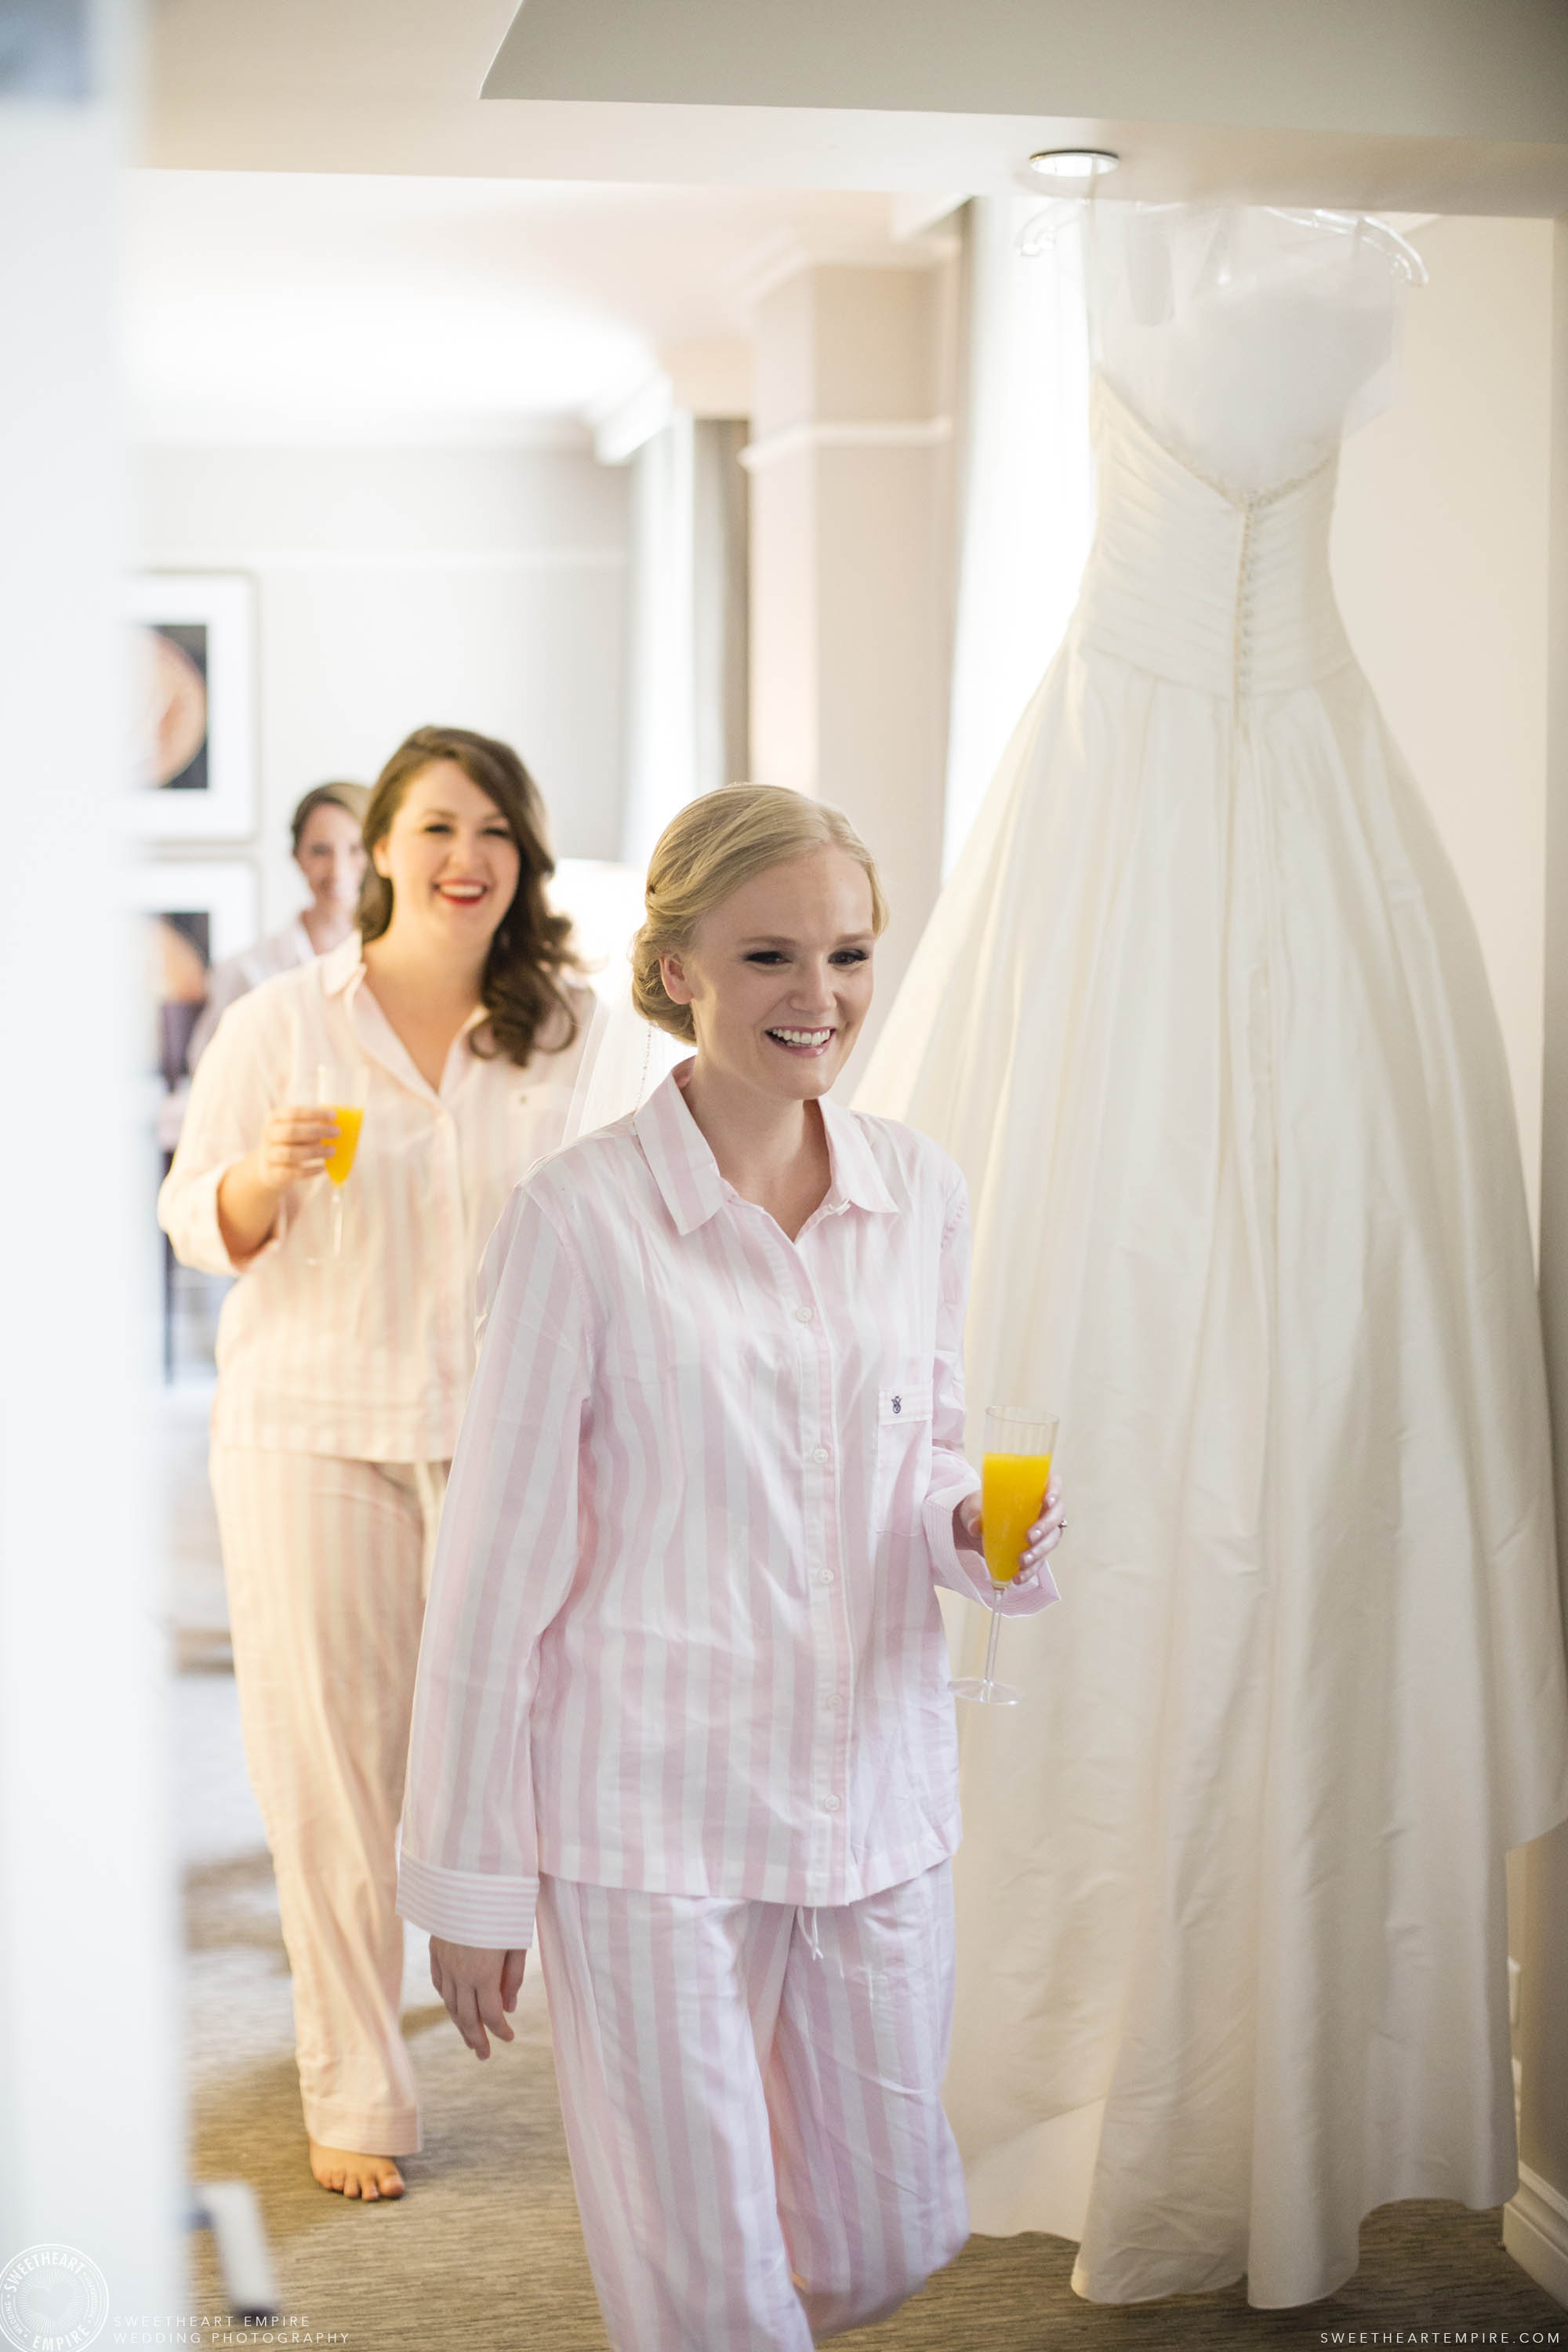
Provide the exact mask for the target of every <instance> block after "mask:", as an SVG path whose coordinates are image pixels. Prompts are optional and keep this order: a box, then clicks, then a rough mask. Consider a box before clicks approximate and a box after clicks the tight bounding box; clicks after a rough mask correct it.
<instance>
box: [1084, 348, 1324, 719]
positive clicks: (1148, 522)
mask: <svg viewBox="0 0 1568 2352" xmlns="http://www.w3.org/2000/svg"><path fill="white" fill-rule="evenodd" d="M1094 411H1095V416H1094V423H1095V446H1096V451H1097V455H1098V458H1099V521H1098V526H1097V529H1096V531H1095V538H1094V544H1093V546H1092V548H1091V550H1090V552H1089V562H1088V566H1087V568H1086V570H1085V572H1084V578H1083V586H1082V590H1081V592H1080V595H1079V606H1078V614H1077V618H1076V621H1075V631H1076V634H1077V636H1078V639H1079V645H1080V646H1083V647H1084V648H1086V649H1094V650H1097V651H1099V652H1101V653H1106V654H1110V655H1111V656H1115V657H1116V658H1117V659H1119V660H1122V661H1126V662H1130V663H1131V664H1132V665H1133V666H1134V667H1137V668H1140V669H1143V670H1147V671H1149V672H1151V673H1152V675H1153V676H1155V677H1163V678H1168V679H1170V680H1171V681H1172V682H1173V683H1174V684H1176V685H1180V686H1191V687H1195V688H1199V689H1200V690H1201V691H1203V692H1205V693H1207V694H1214V695H1219V696H1223V697H1224V698H1226V700H1231V701H1237V702H1240V701H1246V700H1248V699H1250V698H1254V697H1257V696H1259V695H1267V694H1277V693H1281V692H1288V691H1289V690H1290V689H1291V688H1296V687H1301V686H1306V685H1310V684H1311V683H1312V682H1313V681H1314V680H1315V679H1318V678H1321V677H1326V676H1327V675H1328V673H1329V672H1330V671H1331V670H1334V669H1338V668H1339V667H1341V666H1342V664H1343V663H1345V662H1346V661H1348V660H1350V659H1351V651H1350V646H1349V642H1348V640H1347V638H1346V636H1345V632H1344V626H1343V624H1342V621H1341V619H1340V615H1339V610H1338V607H1337V606H1336V604H1335V602H1334V595H1333V589H1332V586H1331V582H1330V577H1329V526H1330V522H1331V518H1332V513H1333V502H1334V487H1335V482H1336V478H1337V474H1338V452H1337V451H1334V452H1331V454H1330V455H1329V456H1328V457H1325V458H1324V459H1323V460H1322V462H1321V464H1319V465H1318V466H1316V467H1314V468H1313V469H1312V471H1311V472H1310V473H1309V474H1307V475H1305V476H1303V477H1302V478H1300V479H1299V480H1297V481H1292V482H1286V483H1282V484H1280V485H1279V487H1277V488H1272V489H1268V490H1263V491H1260V492H1258V493H1257V494H1255V495H1253V496H1251V497H1238V496H1237V495H1235V494H1233V493H1232V492H1229V491H1227V490H1226V489H1225V488H1222V487H1221V486H1220V485H1219V484H1218V483H1217V482H1213V481H1210V480H1208V479H1206V478H1205V477H1204V476H1203V475H1201V474H1198V473H1196V472H1194V470H1193V468H1192V467H1190V466H1188V465H1186V464H1185V463H1184V461H1183V460H1182V459H1181V458H1180V457H1176V456H1175V454H1174V453H1173V451H1172V450H1170V449H1167V448H1166V447H1165V446H1163V444H1162V443H1161V442H1160V441H1159V440H1157V439H1156V438H1155V436H1154V435H1153V433H1152V431H1151V430H1150V428H1149V426H1148V425H1145V424H1144V423H1143V421H1142V418H1141V417H1139V416H1138V415H1135V414H1134V413H1133V411H1132V410H1131V408H1130V407H1129V405H1128V404H1127V403H1126V402H1125V401H1124V400H1122V399H1121V397H1120V396H1119V395H1118V394H1116V393H1115V392H1113V391H1112V390H1111V388H1110V384H1109V383H1107V382H1106V381H1105V379H1104V378H1103V377H1100V379H1098V381H1097V383H1096V386H1095V403H1094Z"/></svg>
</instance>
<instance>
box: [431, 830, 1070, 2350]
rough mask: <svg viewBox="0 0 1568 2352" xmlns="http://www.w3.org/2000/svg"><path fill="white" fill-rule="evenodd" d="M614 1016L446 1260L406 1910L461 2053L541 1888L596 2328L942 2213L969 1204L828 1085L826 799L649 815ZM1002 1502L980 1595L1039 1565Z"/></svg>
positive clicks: (1054, 1536)
mask: <svg viewBox="0 0 1568 2352" xmlns="http://www.w3.org/2000/svg"><path fill="white" fill-rule="evenodd" d="M647 908H648V919H647V923H646V925H645V927H644V929H643V931H642V933H641V934H640V936H639V940H638V943H637V952H636V957H635V969H636V988H637V999H638V1003H639V1006H640V1009H641V1010H642V1011H643V1012H644V1013H645V1014H646V1015H647V1017H648V1018H650V1019H651V1020H653V1021H655V1022H658V1024H661V1025H662V1026H664V1027H665V1028H667V1029H668V1030H671V1031H672V1032H674V1033H675V1034H677V1035H681V1036H684V1037H685V1038H687V1039H688V1040H689V1042H691V1043H693V1044H694V1045H695V1046H696V1053H695V1056H694V1058H693V1059H691V1060H689V1061H688V1062H686V1063H684V1064H682V1065H681V1066H680V1067H679V1068H678V1069H677V1070H676V1071H675V1072H674V1073H673V1074H672V1076H670V1077H669V1078H668V1079H666V1080H665V1082H664V1083H663V1085H662V1086H660V1087H658V1090H657V1091H656V1092H655V1093H654V1094H653V1095H652V1096H651V1097H649V1099H648V1101H647V1103H646V1104H644V1105H643V1107H642V1108H640V1109H639V1110H638V1111H637V1112H636V1113H635V1114H634V1115H633V1116H631V1117H629V1118H626V1119H623V1120H621V1121H620V1122H619V1123H618V1124H617V1125H616V1126H613V1127H610V1128H607V1129H603V1130H601V1131H600V1132H598V1133H597V1134H595V1135H591V1136H588V1137H586V1138H584V1139H582V1140H581V1141H579V1142H577V1143H575V1144H574V1145H572V1146H570V1147H569V1148H568V1149H567V1150H564V1151H563V1152H561V1153H559V1154H558V1155H557V1156H556V1157H555V1158H554V1159H553V1160H551V1161H550V1162H548V1163H547V1164H546V1165H544V1166H543V1167H542V1168H540V1169H538V1170H536V1171H534V1173H533V1175H532V1176H531V1177H530V1178H529V1180H528V1181H526V1182H525V1183H523V1184H522V1185H521V1187H520V1188H519V1190H518V1192H517V1193H516V1194H515V1196H514V1198H513V1200H512V1202H511V1204H510V1208H509V1210H508V1212H507V1215H506V1217H505V1219H504V1220H503V1222H502V1223H501V1225H500V1228H499V1229H498V1232H497V1234H496V1237H495V1240H494V1241H493V1243H492V1244H491V1247H490V1250H489V1255H488V1257H487V1261H486V1266H485V1269H484V1272H483V1274H482V1275H481V1278H480V1289H481V1295H482V1297H483V1298H484V1300H485V1303H486V1306H487V1309H488V1319H487V1325H486V1332H485V1339H484V1344H483V1349H482V1351H481V1356H480V1362H479V1372H478V1375H477V1377H476V1381H475V1386H474V1390H473V1392H472V1395H471V1397H470V1400H469V1404H468V1412H467V1414H466V1416H465V1419H464V1423H463V1429H462V1433H461V1435H460V1437H459V1441H458V1452H457V1455H456V1459H455V1461H454V1465H453V1475H452V1483H451V1486H450V1488H449V1491H448V1496H447V1511H446V1516H445V1517H444V1520H443V1523H442V1530H441V1538H440V1543H439V1546H438V1549H437V1561H436V1568H435V1573H434V1580H433V1583H432V1588H431V1594H430V1602H429V1608H428V1612H427V1614H426V1627H425V1635H424V1642H423V1646H422V1650H421V1654H420V1664H419V1675H418V1682H417V1685H416V1698H415V1713H414V1727H413V1734H412V1742H411V1748H410V1761H409V1779H408V1790H407V1796H406V1800H405V1811H404V1822H403V1832H402V1842H401V1864H400V1882H399V1897H398V1899H399V1906H400V1908H401V1909H402V1911H403V1913H404V1916H405V1917H407V1918H409V1919H412V1920H415V1921H416V1922H417V1923H418V1924H420V1925H421V1926H423V1927H428V1928H429V1929H431V1930H432V1939H431V1948H430V1949H431V1973H432V1976H433V1979H434V1980H435V1983H436V1985H437V1990H439V1991H440V1992H441V1994H442V1996H443V1998H444V1999H445V2000H446V2002H447V2007H448V2008H449V2010H450V2011H451V2012H452V2014H453V2016H454V2018H455V2019H456V2021H457V2022H458V2027H459V2029H460V2030H461V2032H462V2033H463V2035H464V2038H465V2039H466V2040H467V2041H468V2043H469V2044H470V2046H471V2047H472V2048H473V2049H474V2050H475V2052H476V2053H477V2054H478V2055H479V2057H481V2058H483V2057H485V2056H487V2055H488V2054H489V2035H490V2034H492V2033H494V2034H498V2035H500V2037H501V2038H502V2039H503V2040H510V2038H511V2031H512V2030H511V2027H510V2024H509V2023H508V2012H509V2011H510V2009H511V2008H512V2006H513V2005H514V2003H515V2001H516V1998H517V1993H518V1990H519V1987H520V1985H521V1980H522V1974H523V1968H524V1964H525V1958H526V1953H527V1950H528V1948H529V1947H530V1945H531V1942H532V1939H533V1934H534V1927H535V1921H536V1918H537V1925H538V1933H539V1941H540V1948H541V1951H542V1958H543V1965H544V1970H545V1976H546V1979H547V1982H548V1987H549V1994H550V2011H551V2021H552V2031H553V2033H554V2038H555V2053H556V2071H557V2077H558V2080H559V2084H560V2089H561V2101H562V2107H563V2113H564V2117H565V2124H566V2134H567V2142H568V2146H569V2148H570V2151H571V2158H572V2168H573V2174H574V2180H575V2183H576V2188H577V2196H578V2203H579V2206H580V2209H581V2212H582V2217H583V2226H584V2234H585V2237H586V2240H587V2246H588V2254H589V2260H590V2262H591V2263H592V2266H593V2271H594V2277H595V2284H596V2286H597V2289H598V2294H599V2298H600V2303H601V2305H602V2307H603V2310H604V2313H605V2323H606V2326H607V2327H608V2329H609V2334H610V2337H611V2341H612V2343H613V2344H615V2345H616V2347H618V2352H677V2347H680V2352H686V2347H711V2352H742V2347H757V2352H761V2348H762V2347H770V2352H773V2347H777V2352H786V2347H787V2352H804V2347H806V2346H808V2345H809V2344H810V2343H811V2342H812V2340H813V2337H814V2336H823V2335H828V2334H832V2333H835V2332H837V2330H839V2329H842V2328H847V2327H852V2326H857V2325H859V2324H862V2323H864V2322H866V2321H868V2320H870V2319H874V2318H877V2317H879V2316H880V2315H883V2314H885V2313H887V2312H890V2311H892V2310H893V2309H895V2308H896V2307H897V2305H899V2304H900V2302H901V2301H902V2300H903V2299H904V2297H905V2296H907V2295H908V2294H910V2293H912V2292H913V2290H914V2289H915V2288H916V2287H917V2286H919V2285H920V2284H921V2281H922V2280H923V2279H924V2278H925V2277H926V2276H927V2275H928V2274H929V2273H930V2272H931V2271H932V2270H933V2269H935V2268H937V2267H938V2266H939V2265H940V2264H942V2263H946V2262H948V2261H950V2260H951V2259H952V2256H953V2255H954V2254H955V2253H956V2252H958V2250H959V2248H960V2247H961V2246H962V2245H963V2241H964V2238H965V2236H966V2234H967V2230H968V2221H967V2215H966V2211H965V2206H964V2195H963V2178H962V2174H961V2171H960V2167H959V2163H958V2158H957V2153H956V2150H955V2147H954V2145H953V2140H952V2134H951V2132H950V2131H949V2129H948V2126H947V2122H946V2119H945V2117H944V2116H943V2114H942V2105H941V2101H940V2086H941V2082H942V2070H943V2065H944V2062H945V2056H946V2050H947V2039H948V2022H949V2013H950V2009H951V2001H952V1897H951V1886H950V1877H949V1870H950V1864H949V1857H950V1856H951V1854H952V1851H953V1848H954V1846H955V1845H956V1843H957V1842H958V1835H959V1822H958V1808H957V1785H956V1784H957V1773H956V1754H955V1747H956V1742H955V1736H954V1725H953V1719H952V1699H951V1696H950V1694H949V1689H948V1673H947V1653H946V1646H945V1643H944V1640H943V1635H942V1621H941V1615H940V1612H939V1610H938V1607H937V1601H936V1595H935V1590H934V1588H935V1585H936V1584H937V1583H939V1582H940V1583H942V1584H946V1585H948V1586H950V1587H951V1588H952V1590H954V1591H958V1592H961V1593H963V1594H966V1595H968V1596H969V1597H970V1598H972V1599H983V1598H984V1599H988V1598H989V1597H990V1592H991V1586H990V1582H989V1580H988V1578H987V1576H986V1574H985V1570H984V1563H983V1560H982V1559H981V1557H980V1549H979V1534H980V1530H979V1511H978V1504H977V1499H976V1494H975V1489H976V1486H977V1484H978V1481H977V1480H976V1477H975V1475H974V1473H973V1470H972V1469H971V1467H970V1466H969V1464H968V1463H967V1461H966V1460H965V1458H964V1454H963V1422H964V1414H963V1374H962V1343H963V1315H964V1300H965V1288H966V1280H967V1213H966V1207H965V1202H964V1193H963V1180H962V1178H961V1177H960V1175H959V1173H958V1171H957V1170H956V1168H955V1167H954V1166H953V1165H952V1162H951V1160H948V1159H947V1158H946V1157H945V1156H944V1155H943V1154H942V1152H941V1151H940V1150H937V1148H936V1147H935V1146H934V1145H933V1144H931V1143H930V1142H928V1141H927V1140H926V1139H924V1138H923V1137H921V1136H919V1135H917V1134H915V1133H914V1132H913V1131H912V1130H911V1129H909V1128H905V1127H900V1126H898V1125H896V1124H895V1123H894V1122H892V1121H890V1120H887V1119H879V1118H866V1117H863V1116H860V1115H858V1114H857V1113H855V1112H853V1111H848V1110H843V1109H840V1108H837V1106H836V1105H834V1104H831V1103H829V1102H828V1101H827V1100H826V1093H827V1089H828V1087H830V1086H831V1084H832V1082H833V1080H834V1078H835V1077H836V1076H837V1074H838V1072H839V1070H840V1069H841V1068H842V1067H843V1065H844V1060H845V1056H846V1055H847V1053H848V1051H849V1049H850V1047H851V1046H852V1045H853V1044H854V1041H855V1038H856V1036H857V1034H858V1031H859V1029H860V1026H861V1024H862V1022H863V1020H864V1017H865V1014H866V1011H867V1007H868V1004H869V1002H870V996H871V962H872V951H873V948H874V944H875V940H876V938H877V935H878V934H879V931H880V930H881V929H882V927H883V922H884V909H883V906H882V898H881V892H880V889H879V885H878V882H877V877H876V873H875V869H874V867H873V866H872V864H871V860H870V858H869V856H868V854H867V852H866V851H865V849H864V848H863V847H862V845H860V843H859V842H858V840H857V839H856V837H855V835H854V834H853V833H852V832H851V831H850V829H849V827H848V825H847V823H846V822H845V820H844V819H843V818H842V817H841V816H839V815H838V814H837V813H836V812H835V811H833V810H829V809H825V808H824V807H823V806H822V805H821V804H820V803H816V802H813V801H809V800H806V799H804V798H803V797H802V796H800V795H798V794H796V793H786V792H782V791H776V790H768V789H766V788H758V787H753V786H751V785H734V786H731V787H729V788H727V789H726V790H725V791H723V792H721V793H710V794H709V795H707V796H706V797H704V798H703V799H701V800H699V801H697V802H694V803H692V804H691V805H690V806H689V807H688V808H687V809H686V810H684V811H683V812H682V813H681V814H680V815H679V817H677V819H676V820H675V822H674V823H673V824H671V825H670V826H669V828H668V830H667V832H666V834H665V835H664V837H663V839H662V840H661V842H660V843H659V845H658V849H657V850H656V851H655V854H654V859H653V864H652V866H651V868H650V871H649V876H648V886H647ZM1060 1526H1061V1511H1060V1503H1059V1499H1058V1496H1057V1494H1056V1492H1055V1490H1054V1488H1053V1490H1052V1491H1051V1492H1050V1493H1049V1494H1048V1495H1047V1496H1045V1497H1043V1498H1042V1504H1041V1516H1040V1518H1039V1521H1038V1522H1037V1525H1036V1526H1035V1527H1034V1528H1032V1529H1031V1531H1030V1543H1031V1547H1032V1548H1031V1549H1030V1550H1029V1552H1028V1553H1027V1554H1026V1558H1025V1566H1024V1573H1023V1575H1022V1576H1021V1578H1020V1580H1019V1582H1018V1584H1017V1585H1016V1587H1014V1588H1011V1589H1010V1590H1009V1591H1008V1593H1007V1597H1006V1600H1005V1604H1004V1605H1005V1607H1007V1608H1008V1609H1009V1610H1011V1611H1013V1612H1017V1613H1026V1612H1032V1611H1035V1610H1038V1609H1042V1608H1044V1607H1045V1606H1046V1605H1047V1603H1048V1602H1049V1601H1052V1600H1054V1599H1055V1597H1056V1591H1055V1587H1054V1586H1053V1585H1052V1583H1051V1581H1050V1578H1049V1575H1048V1573H1047V1571H1046V1569H1045V1560H1046V1557H1047V1553H1048V1552H1049V1551H1050V1550H1051V1549H1053V1548H1054V1546H1055V1544H1056V1542H1057V1540H1058V1534H1059V1530H1060Z"/></svg>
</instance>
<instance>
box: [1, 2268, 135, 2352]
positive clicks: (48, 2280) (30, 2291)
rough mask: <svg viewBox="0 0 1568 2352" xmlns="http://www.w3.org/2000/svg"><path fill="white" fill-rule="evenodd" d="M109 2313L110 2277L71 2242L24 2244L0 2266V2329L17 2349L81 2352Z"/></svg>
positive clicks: (24, 2350)
mask: <svg viewBox="0 0 1568 2352" xmlns="http://www.w3.org/2000/svg"><path fill="white" fill-rule="evenodd" d="M108 2317H109V2281H108V2280H107V2279H106V2278H105V2277H104V2275H103V2273H102V2272H101V2271H100V2269H99V2267H98V2264H97V2263H95V2262H92V2261H90V2260H89V2257H88V2256H87V2255H86V2254H84V2253H80V2252H79V2251H78V2250H77V2248H76V2247H75V2246H24V2247H23V2249H22V2251H21V2252H20V2253H19V2254H13V2255H12V2257H11V2259H10V2261H9V2262H8V2263H6V2265H5V2269H4V2270H0V2334H3V2335H4V2336H5V2341H6V2343H7V2344H14V2345H15V2346H16V2352H80V2347H82V2346H84V2345H88V2344H90V2343H92V2342H93V2340H94V2338H95V2337H96V2336H98V2335H99V2333H100V2330H101V2328H102V2326H103V2323H104V2321H105V2320H106V2319H107V2318H108Z"/></svg>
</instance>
